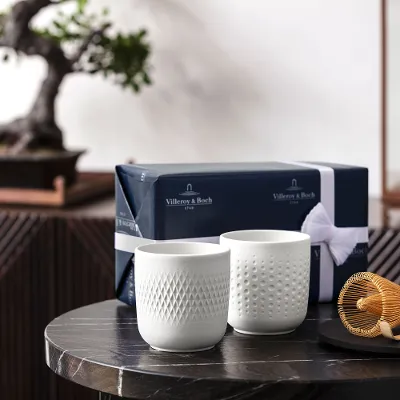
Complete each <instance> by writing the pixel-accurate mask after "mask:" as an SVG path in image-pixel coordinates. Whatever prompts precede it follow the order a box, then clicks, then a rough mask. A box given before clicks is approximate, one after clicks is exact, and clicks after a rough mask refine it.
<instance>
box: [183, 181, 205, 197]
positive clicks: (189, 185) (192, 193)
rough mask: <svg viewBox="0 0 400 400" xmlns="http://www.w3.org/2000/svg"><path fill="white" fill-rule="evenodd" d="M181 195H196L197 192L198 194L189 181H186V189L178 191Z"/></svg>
mask: <svg viewBox="0 0 400 400" xmlns="http://www.w3.org/2000/svg"><path fill="white" fill-rule="evenodd" d="M179 194H180V195H181V196H196V195H198V194H200V193H199V192H195V191H193V187H192V184H191V183H188V184H187V186H186V191H185V192H182V193H179Z"/></svg>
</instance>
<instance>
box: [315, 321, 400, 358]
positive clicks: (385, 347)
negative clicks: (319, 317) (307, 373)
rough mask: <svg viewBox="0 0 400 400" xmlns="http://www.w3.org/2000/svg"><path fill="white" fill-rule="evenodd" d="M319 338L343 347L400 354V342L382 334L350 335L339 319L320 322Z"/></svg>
mask: <svg viewBox="0 0 400 400" xmlns="http://www.w3.org/2000/svg"><path fill="white" fill-rule="evenodd" d="M319 340H320V341H321V342H324V343H327V344H330V345H333V346H337V347H341V348H344V349H350V350H358V351H363V352H370V353H379V354H397V355H398V354H400V342H396V341H395V340H390V339H386V338H384V337H383V336H378V337H375V338H363V337H359V336H355V335H352V334H351V333H350V332H349V331H348V330H347V329H346V328H345V327H344V326H343V324H342V321H341V320H340V319H334V320H331V321H328V322H324V323H323V324H321V325H320V327H319Z"/></svg>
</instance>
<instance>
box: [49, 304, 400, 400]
mask: <svg viewBox="0 0 400 400" xmlns="http://www.w3.org/2000/svg"><path fill="white" fill-rule="evenodd" d="M332 318H337V314H336V311H335V309H334V308H333V307H332V306H330V305H320V306H314V307H310V309H309V313H308V316H307V318H306V320H305V321H304V323H303V324H302V325H301V326H300V327H299V328H298V329H297V330H296V331H295V332H294V333H292V334H289V335H284V336H276V337H272V336H246V335H241V334H238V333H236V332H234V331H232V329H231V328H230V327H228V329H227V333H226V335H225V337H224V338H223V340H222V341H221V342H220V343H219V344H218V345H217V346H216V347H215V348H214V349H212V350H209V351H205V352H200V353H164V352H158V351H155V350H152V349H151V348H150V347H149V346H148V345H147V344H146V343H145V342H144V341H143V339H142V338H141V337H140V335H139V332H138V327H137V320H136V317H135V310H134V308H132V307H129V306H127V305H124V304H123V303H120V302H119V301H117V300H112V301H106V302H102V303H98V304H93V305H90V306H87V307H83V308H80V309H77V310H74V311H71V312H68V313H66V314H64V315H62V316H60V317H59V318H56V319H55V320H54V321H52V322H51V323H50V324H49V325H48V326H47V328H46V330H45V345H46V362H47V365H48V366H49V367H50V368H51V369H52V370H53V371H54V372H55V373H56V374H58V375H60V376H62V377H64V378H65V379H68V380H70V381H72V382H75V383H77V384H80V385H83V386H86V387H89V388H92V389H94V390H97V391H99V392H100V399H113V398H114V396H120V397H124V398H133V399H186V398H187V397H188V396H190V399H191V400H197V399H199V400H210V399H220V400H240V399H268V400H272V399H282V400H286V399H297V400H300V399H329V400H330V399H332V400H333V399H336V400H337V399H338V398H340V400H345V399H352V400H354V399H360V400H367V399H368V400H369V399H375V400H376V398H377V396H384V395H386V394H387V395H388V396H391V395H393V396H394V395H395V394H396V393H399V390H400V358H399V357H387V356H386V357H385V356H380V355H376V354H375V355H374V354H362V353H357V352H351V351H346V350H341V349H337V348H334V347H329V346H326V345H322V344H321V343H319V342H318V325H319V324H320V323H321V322H323V321H326V320H329V319H332Z"/></svg>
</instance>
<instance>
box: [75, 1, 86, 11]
mask: <svg viewBox="0 0 400 400" xmlns="http://www.w3.org/2000/svg"><path fill="white" fill-rule="evenodd" d="M77 2H78V12H79V13H83V12H84V10H85V7H86V4H87V2H88V0H77Z"/></svg>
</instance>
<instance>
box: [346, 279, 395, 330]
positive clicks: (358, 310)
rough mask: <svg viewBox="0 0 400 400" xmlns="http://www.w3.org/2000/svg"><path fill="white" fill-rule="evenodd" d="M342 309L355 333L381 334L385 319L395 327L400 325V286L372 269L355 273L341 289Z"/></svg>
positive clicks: (350, 328)
mask: <svg viewBox="0 0 400 400" xmlns="http://www.w3.org/2000/svg"><path fill="white" fill-rule="evenodd" d="M338 311H339V316H340V319H341V320H342V322H343V325H344V326H345V327H346V329H347V330H348V331H349V332H351V333H352V334H354V335H357V336H364V337H376V336H379V335H380V334H381V328H380V322H381V321H386V322H387V323H388V324H389V326H390V327H391V328H395V327H396V326H399V325H400V286H399V285H397V284H395V283H393V282H391V281H389V280H388V279H385V278H382V277H381V276H379V275H376V274H374V273H372V272H360V273H358V274H355V275H353V276H352V277H351V278H350V279H349V280H348V281H347V282H346V283H345V285H344V286H343V288H342V290H341V292H340V295H339V300H338Z"/></svg>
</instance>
